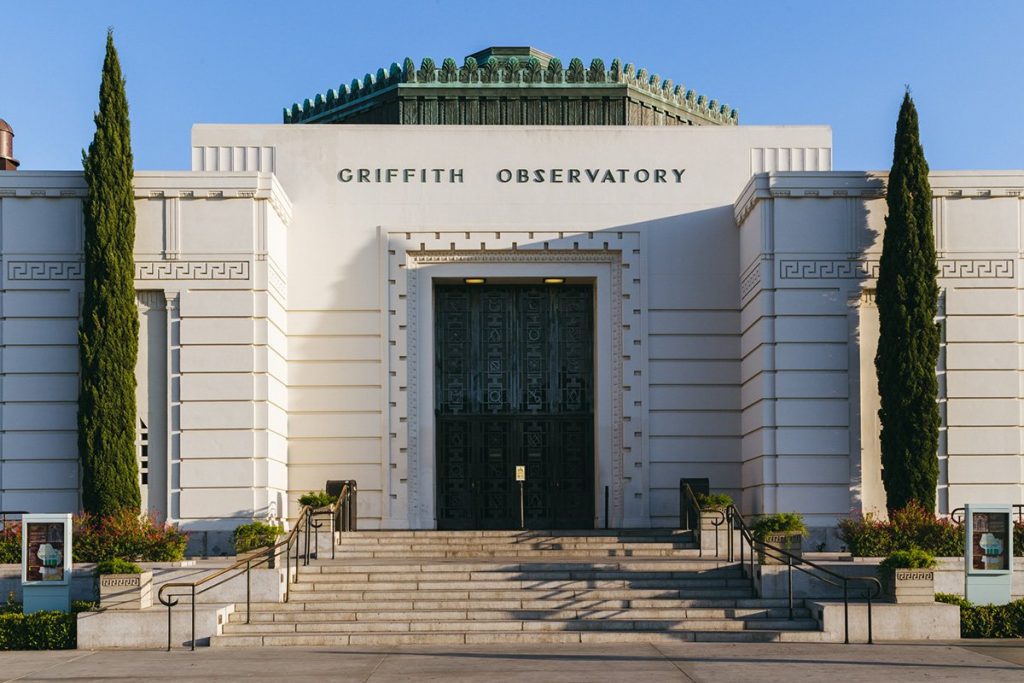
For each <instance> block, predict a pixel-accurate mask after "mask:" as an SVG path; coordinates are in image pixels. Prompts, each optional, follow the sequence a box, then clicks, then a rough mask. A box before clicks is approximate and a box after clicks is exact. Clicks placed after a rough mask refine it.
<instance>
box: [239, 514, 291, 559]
mask: <svg viewBox="0 0 1024 683" xmlns="http://www.w3.org/2000/svg"><path fill="white" fill-rule="evenodd" d="M283 533H284V529H282V528H281V527H279V526H277V525H275V524H267V523H266V522H252V523H251V524H243V525H241V526H240V527H238V528H237V529H235V531H234V533H232V534H231V541H232V542H233V543H234V544H235V552H236V553H246V552H249V551H250V550H256V549H257V548H266V547H269V546H272V545H274V543H276V542H277V537H278V536H280V535H281V534H283Z"/></svg>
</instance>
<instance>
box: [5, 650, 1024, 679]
mask: <svg viewBox="0 0 1024 683" xmlns="http://www.w3.org/2000/svg"><path fill="white" fill-rule="evenodd" d="M0 676H2V677H3V680H5V681H92V680H132V681H135V680H179V681H210V680H216V681H243V680H252V679H274V678H279V679H287V680H290V681H302V680H310V681H317V682H318V683H320V682H322V681H324V680H338V681H361V682H370V683H385V682H388V681H456V682H463V681H481V682H483V681H486V682H487V683H498V682H500V681H530V682H531V683H546V682H548V681H552V682H556V681H557V682H562V681H586V682H588V683H590V682H597V681H643V682H644V683H653V682H655V681H708V682H713V683H725V682H728V681H742V682H744V683H764V682H768V681H786V682H787V683H788V682H790V681H795V680H800V681H832V682H833V683H835V682H836V681H842V682H843V683H857V682H860V681H865V682H870V683H878V681H880V680H898V681H901V683H902V682H904V681H924V680H928V681H964V680H970V681H979V682H981V681H984V682H986V683H987V682H989V681H1021V680H1024V642H1021V641H960V642H956V643H949V644H935V643H906V644H881V645H873V646H869V645H834V644H822V643H780V644H747V643H678V644H670V645H657V646H654V645H646V644H637V645H600V646H599V645H573V646H564V645H545V646H540V645H535V646H512V645H509V646H502V645H493V646H478V647H469V646H463V647H406V648H371V647H366V648H363V647H349V648H258V649H243V648H238V649H220V648H202V649H200V650H198V651H196V652H195V653H192V652H188V651H182V650H178V651H174V652H162V651H154V650H103V651H95V652H89V651H67V652H3V653H0Z"/></svg>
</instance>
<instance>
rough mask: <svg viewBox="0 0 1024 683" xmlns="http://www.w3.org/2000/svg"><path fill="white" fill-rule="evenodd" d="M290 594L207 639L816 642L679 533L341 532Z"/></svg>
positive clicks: (810, 629)
mask: <svg viewBox="0 0 1024 683" xmlns="http://www.w3.org/2000/svg"><path fill="white" fill-rule="evenodd" d="M340 536H341V542H340V544H339V545H338V546H337V548H336V557H335V559H333V560H332V559H330V558H329V557H323V556H325V555H327V553H326V552H324V551H322V550H321V557H322V558H323V559H318V560H314V561H312V562H311V564H310V566H308V567H302V568H301V570H300V572H299V579H298V581H297V582H296V583H294V584H293V585H292V587H291V595H290V600H289V602H286V603H253V605H252V611H251V613H250V614H249V619H248V621H249V623H246V609H245V605H244V604H240V605H237V606H236V611H235V613H233V614H232V615H231V617H230V620H229V621H228V623H227V624H225V625H224V627H223V634H222V635H219V636H215V637H214V638H213V639H212V640H211V644H212V645H214V646H232V645H236V646H259V645H268V646H269V645H308V646H315V645H332V646H333V645H411V644H486V643H563V642H568V643H597V642H678V641H707V642H712V641H717V642H730V641H732V642H775V641H814V640H823V639H825V635H824V634H822V633H821V631H820V629H819V625H818V622H817V621H816V620H814V619H812V618H811V615H810V613H809V611H808V610H807V609H806V608H805V607H804V606H803V605H802V604H801V605H799V606H797V607H796V608H795V609H794V611H793V614H792V615H790V611H789V609H788V605H787V604H786V602H785V601H784V600H762V599H759V598H757V597H756V596H755V595H754V592H753V588H752V586H751V583H750V581H749V580H748V579H746V578H744V576H743V574H742V571H741V569H740V567H739V566H738V565H737V564H735V563H728V562H724V561H721V560H716V559H701V558H700V557H699V556H698V555H699V553H698V552H697V550H696V549H695V548H694V547H693V544H692V543H691V540H690V538H689V537H688V536H687V535H685V534H678V533H672V532H667V531H664V532H663V531H658V530H643V531H615V532H606V531H586V532H568V533H564V534H559V533H555V532H535V531H531V532H510V531H465V532H437V531H402V532H376V531H375V532H353V533H345V534H341V535H340Z"/></svg>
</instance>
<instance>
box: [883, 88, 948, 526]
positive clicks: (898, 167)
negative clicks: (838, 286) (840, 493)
mask: <svg viewBox="0 0 1024 683" xmlns="http://www.w3.org/2000/svg"><path fill="white" fill-rule="evenodd" d="M931 200H932V193H931V187H930V185H929V184H928V162H926V161H925V158H924V149H923V148H922V147H921V139H920V135H919V133H918V127H917V109H915V107H914V101H913V100H912V99H911V97H910V92H909V90H908V92H907V93H906V94H905V96H904V97H903V106H902V107H901V108H900V115H899V120H898V122H897V123H896V140H895V146H894V150H893V158H892V170H891V171H890V173H889V185H888V192H887V199H886V203H887V204H888V209H889V215H888V216H887V217H886V219H885V238H884V240H883V242H882V258H881V265H880V269H879V274H878V292H877V302H878V315H879V322H880V333H879V337H878V353H877V355H876V356H875V367H876V369H877V371H878V394H879V397H880V398H881V409H880V410H879V411H878V415H879V418H880V420H881V423H882V435H881V441H882V467H883V472H882V482H883V483H884V484H885V494H886V501H887V506H888V508H889V509H890V510H897V509H900V508H903V507H905V506H906V505H907V503H909V502H911V501H917V502H918V503H920V504H921V505H923V506H924V507H925V509H928V510H934V509H935V488H936V484H937V482H938V477H939V461H938V455H937V452H938V445H939V424H940V416H939V406H938V403H937V398H938V391H939V387H938V380H937V378H936V374H935V366H936V363H937V362H938V359H939V341H940V335H939V326H938V324H937V323H936V322H935V315H936V313H937V307H938V300H939V285H938V281H937V277H938V266H937V265H936V260H935V237H934V234H933V231H932V213H931Z"/></svg>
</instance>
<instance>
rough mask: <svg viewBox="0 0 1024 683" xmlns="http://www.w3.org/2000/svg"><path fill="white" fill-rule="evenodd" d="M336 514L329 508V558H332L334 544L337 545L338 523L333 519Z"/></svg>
mask: <svg viewBox="0 0 1024 683" xmlns="http://www.w3.org/2000/svg"><path fill="white" fill-rule="evenodd" d="M335 517H336V514H335V511H334V510H331V559H332V560H333V559H334V553H335V550H334V548H335V546H337V545H338V539H337V533H338V524H337V522H336V520H335Z"/></svg>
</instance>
